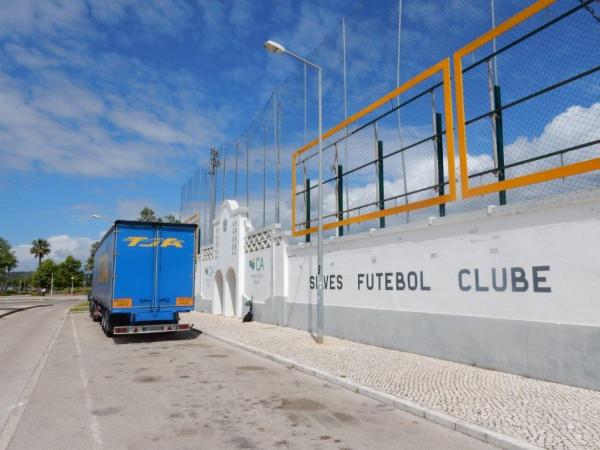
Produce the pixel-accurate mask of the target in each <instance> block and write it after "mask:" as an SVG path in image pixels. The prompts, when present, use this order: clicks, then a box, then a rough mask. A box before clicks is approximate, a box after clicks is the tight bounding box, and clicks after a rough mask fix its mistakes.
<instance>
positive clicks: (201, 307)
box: [196, 297, 212, 313]
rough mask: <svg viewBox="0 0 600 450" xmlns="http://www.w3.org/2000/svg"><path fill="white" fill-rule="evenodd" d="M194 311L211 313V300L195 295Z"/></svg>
mask: <svg viewBox="0 0 600 450" xmlns="http://www.w3.org/2000/svg"><path fill="white" fill-rule="evenodd" d="M196 311H200V312H203V313H212V300H203V299H200V298H198V297H196Z"/></svg>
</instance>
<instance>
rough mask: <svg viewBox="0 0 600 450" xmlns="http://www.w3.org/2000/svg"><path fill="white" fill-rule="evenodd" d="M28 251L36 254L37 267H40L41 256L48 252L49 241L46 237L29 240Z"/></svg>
mask: <svg viewBox="0 0 600 450" xmlns="http://www.w3.org/2000/svg"><path fill="white" fill-rule="evenodd" d="M29 253H31V254H32V255H35V256H37V259H38V267H40V265H41V264H42V258H43V257H44V256H46V255H47V254H49V253H50V243H49V242H48V241H47V240H46V239H34V240H33V241H31V248H30V249H29Z"/></svg>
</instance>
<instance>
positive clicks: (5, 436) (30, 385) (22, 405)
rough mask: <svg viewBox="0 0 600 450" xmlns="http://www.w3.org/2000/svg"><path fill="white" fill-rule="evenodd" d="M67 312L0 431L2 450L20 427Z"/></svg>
mask: <svg viewBox="0 0 600 450" xmlns="http://www.w3.org/2000/svg"><path fill="white" fill-rule="evenodd" d="M67 311H68V310H65V312H64V315H63V316H62V318H61V321H60V323H59V324H58V326H57V327H56V331H55V332H54V334H53V335H52V338H51V339H50V341H49V342H48V345H47V346H46V348H45V349H44V351H43V352H42V356H41V357H40V359H39V361H38V362H37V364H36V366H35V368H34V369H33V372H32V373H31V375H30V376H29V379H28V380H27V383H26V384H25V387H24V388H23V390H22V391H21V395H20V397H19V401H18V403H17V406H18V407H16V408H14V409H13V412H12V413H11V415H10V416H8V418H7V419H6V422H5V423H4V427H3V428H2V431H0V449H2V450H5V449H6V448H8V444H10V441H11V439H12V437H13V435H14V433H15V431H16V429H17V426H18V425H19V421H20V420H21V417H22V416H23V413H24V412H25V409H26V407H27V402H28V401H29V399H30V398H31V394H32V393H33V389H34V388H35V385H36V384H37V382H38V379H39V378H40V375H41V373H42V369H43V368H44V365H45V364H46V360H47V359H48V355H49V354H50V351H51V350H52V348H53V347H54V343H55V342H56V339H57V338H58V335H59V334H60V330H62V326H63V324H64V323H65V318H66V317H67Z"/></svg>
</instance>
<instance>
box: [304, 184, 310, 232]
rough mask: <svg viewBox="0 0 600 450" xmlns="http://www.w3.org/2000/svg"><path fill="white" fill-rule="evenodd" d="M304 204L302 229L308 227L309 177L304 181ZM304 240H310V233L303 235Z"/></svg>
mask: <svg viewBox="0 0 600 450" xmlns="http://www.w3.org/2000/svg"><path fill="white" fill-rule="evenodd" d="M304 204H305V205H306V222H305V224H304V229H306V230H308V229H309V228H310V178H307V179H306V182H305V183H304ZM305 239H306V242H310V233H307V234H306V235H305Z"/></svg>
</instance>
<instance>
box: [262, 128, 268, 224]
mask: <svg viewBox="0 0 600 450" xmlns="http://www.w3.org/2000/svg"><path fill="white" fill-rule="evenodd" d="M264 131H265V139H264V141H263V228H264V227H266V226H267V124H265V130H264Z"/></svg>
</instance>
